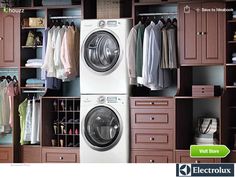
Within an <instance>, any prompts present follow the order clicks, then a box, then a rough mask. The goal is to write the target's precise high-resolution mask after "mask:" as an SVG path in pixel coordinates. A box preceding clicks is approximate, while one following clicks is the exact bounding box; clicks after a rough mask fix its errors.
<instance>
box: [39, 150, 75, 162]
mask: <svg viewBox="0 0 236 177" xmlns="http://www.w3.org/2000/svg"><path fill="white" fill-rule="evenodd" d="M77 149H78V148H77ZM77 149H75V148H74V149H69V148H68V149H67V148H63V149H60V148H43V150H42V161H43V162H47V163H77V162H79V150H77Z"/></svg>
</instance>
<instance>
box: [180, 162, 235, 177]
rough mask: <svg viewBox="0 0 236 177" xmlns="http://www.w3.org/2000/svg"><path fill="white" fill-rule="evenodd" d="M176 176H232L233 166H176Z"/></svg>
mask: <svg viewBox="0 0 236 177" xmlns="http://www.w3.org/2000/svg"><path fill="white" fill-rule="evenodd" d="M176 176H232V177H233V176H234V164H177V165H176Z"/></svg>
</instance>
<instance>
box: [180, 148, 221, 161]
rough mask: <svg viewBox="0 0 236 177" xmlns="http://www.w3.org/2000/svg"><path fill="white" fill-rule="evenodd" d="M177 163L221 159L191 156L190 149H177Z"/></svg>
mask: <svg viewBox="0 0 236 177" xmlns="http://www.w3.org/2000/svg"><path fill="white" fill-rule="evenodd" d="M175 156H176V163H217V162H219V161H220V160H217V159H213V158H191V157H190V152H189V151H188V150H185V151H184V150H183V151H176V154H175Z"/></svg>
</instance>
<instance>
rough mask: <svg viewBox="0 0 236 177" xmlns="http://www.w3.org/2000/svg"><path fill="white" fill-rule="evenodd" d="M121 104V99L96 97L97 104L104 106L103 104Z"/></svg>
mask: <svg viewBox="0 0 236 177" xmlns="http://www.w3.org/2000/svg"><path fill="white" fill-rule="evenodd" d="M120 102H122V99H121V98H119V97H117V96H107V97H105V96H100V97H98V103H99V104H104V103H108V104H109V103H120Z"/></svg>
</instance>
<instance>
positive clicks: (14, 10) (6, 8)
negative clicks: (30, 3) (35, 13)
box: [3, 7, 24, 13]
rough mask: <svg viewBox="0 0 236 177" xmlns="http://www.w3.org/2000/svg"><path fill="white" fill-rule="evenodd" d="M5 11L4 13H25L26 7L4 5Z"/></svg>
mask: <svg viewBox="0 0 236 177" xmlns="http://www.w3.org/2000/svg"><path fill="white" fill-rule="evenodd" d="M3 12H4V13H24V9H18V8H17V9H16V8H10V7H4V8H3Z"/></svg>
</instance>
